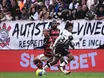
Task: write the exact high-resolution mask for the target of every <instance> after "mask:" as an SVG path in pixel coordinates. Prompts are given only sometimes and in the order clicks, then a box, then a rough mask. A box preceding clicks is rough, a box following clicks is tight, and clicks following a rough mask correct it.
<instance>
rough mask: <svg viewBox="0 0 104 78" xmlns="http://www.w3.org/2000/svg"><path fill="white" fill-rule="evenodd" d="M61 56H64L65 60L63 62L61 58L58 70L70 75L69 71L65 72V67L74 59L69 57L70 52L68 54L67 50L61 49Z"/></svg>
mask: <svg viewBox="0 0 104 78" xmlns="http://www.w3.org/2000/svg"><path fill="white" fill-rule="evenodd" d="M62 56H66V57H67V59H66V60H64V59H63V58H62V59H61V60H62V61H61V64H60V65H59V66H58V68H59V69H60V70H61V72H63V73H65V74H70V71H67V70H65V68H64V67H65V65H66V64H68V63H69V62H70V61H72V60H73V59H74V57H73V56H72V55H71V53H70V52H68V50H67V49H64V48H63V52H62Z"/></svg>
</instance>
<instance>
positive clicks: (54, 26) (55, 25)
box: [52, 20, 60, 29]
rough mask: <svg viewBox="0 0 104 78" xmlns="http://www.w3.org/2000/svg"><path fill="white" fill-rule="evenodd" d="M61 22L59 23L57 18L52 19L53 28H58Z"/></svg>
mask: <svg viewBox="0 0 104 78" xmlns="http://www.w3.org/2000/svg"><path fill="white" fill-rule="evenodd" d="M59 24H60V23H58V22H57V21H56V20H53V21H52V28H53V29H56V28H57V26H58V25H59Z"/></svg>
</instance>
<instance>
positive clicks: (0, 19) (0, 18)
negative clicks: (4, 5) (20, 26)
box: [0, 10, 6, 22]
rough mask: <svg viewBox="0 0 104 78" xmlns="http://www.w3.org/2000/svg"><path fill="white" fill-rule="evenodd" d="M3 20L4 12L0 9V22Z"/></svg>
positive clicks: (4, 18)
mask: <svg viewBox="0 0 104 78" xmlns="http://www.w3.org/2000/svg"><path fill="white" fill-rule="evenodd" d="M5 20H6V17H5V14H4V13H3V12H2V10H0V22H2V21H5Z"/></svg>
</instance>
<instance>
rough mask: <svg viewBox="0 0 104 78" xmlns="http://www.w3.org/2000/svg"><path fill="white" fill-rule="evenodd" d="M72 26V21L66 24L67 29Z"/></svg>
mask: <svg viewBox="0 0 104 78" xmlns="http://www.w3.org/2000/svg"><path fill="white" fill-rule="evenodd" d="M70 26H73V24H72V23H71V22H69V21H68V22H66V25H65V29H67V28H68V27H70Z"/></svg>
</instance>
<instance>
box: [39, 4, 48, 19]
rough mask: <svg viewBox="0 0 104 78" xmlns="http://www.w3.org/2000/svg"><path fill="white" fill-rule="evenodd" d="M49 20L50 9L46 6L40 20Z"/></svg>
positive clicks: (41, 12)
mask: <svg viewBox="0 0 104 78" xmlns="http://www.w3.org/2000/svg"><path fill="white" fill-rule="evenodd" d="M48 18H49V12H48V9H47V8H46V7H45V6H44V7H43V8H42V10H41V11H40V13H39V19H40V20H47V19H48Z"/></svg>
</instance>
